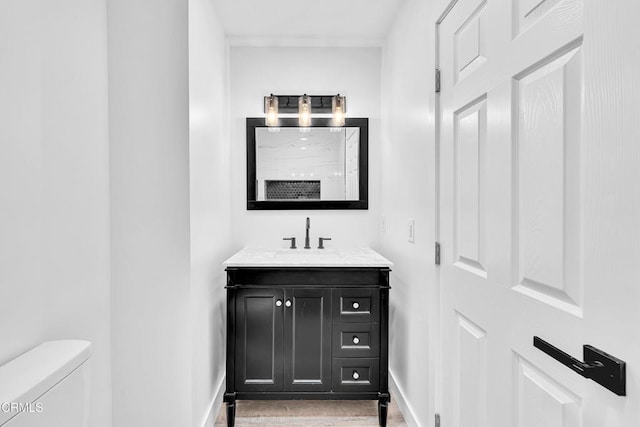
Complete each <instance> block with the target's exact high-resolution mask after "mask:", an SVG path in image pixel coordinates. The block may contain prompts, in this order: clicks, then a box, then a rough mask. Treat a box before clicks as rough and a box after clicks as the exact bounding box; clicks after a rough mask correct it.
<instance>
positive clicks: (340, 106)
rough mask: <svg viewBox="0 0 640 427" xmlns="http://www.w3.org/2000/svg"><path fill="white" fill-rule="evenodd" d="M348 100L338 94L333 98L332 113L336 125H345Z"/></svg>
mask: <svg viewBox="0 0 640 427" xmlns="http://www.w3.org/2000/svg"><path fill="white" fill-rule="evenodd" d="M346 111H347V109H346V100H345V97H344V96H340V94H337V95H336V96H334V97H332V98H331V114H332V115H333V125H334V126H344V120H345V112H346Z"/></svg>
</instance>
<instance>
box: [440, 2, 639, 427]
mask: <svg viewBox="0 0 640 427" xmlns="http://www.w3.org/2000/svg"><path fill="white" fill-rule="evenodd" d="M585 1H587V0H585ZM596 3H597V2H596ZM629 4H631V3H629ZM584 7H585V5H584V4H583V1H582V0H458V1H457V2H455V3H453V5H452V7H451V8H450V9H449V10H448V12H447V14H446V15H445V16H444V17H443V19H442V20H441V21H440V23H439V24H438V37H439V38H438V43H439V45H438V57H437V63H438V68H439V69H440V71H441V92H440V95H439V97H440V98H439V113H440V117H439V120H440V126H439V129H440V135H439V144H440V159H439V162H440V163H439V168H440V188H439V191H440V239H441V251H442V252H441V316H442V337H443V339H442V401H441V402H442V408H441V412H442V413H441V415H442V426H443V427H583V426H584V427H596V426H597V427H622V426H624V427H632V426H634V427H637V426H640V394H639V393H640V390H638V387H639V386H640V334H638V333H637V332H636V327H637V326H636V325H640V314H639V313H640V292H639V291H638V290H637V289H638V288H640V274H639V270H638V268H637V267H635V265H634V266H630V265H626V264H625V263H623V262H619V263H618V265H615V264H614V265H611V264H609V265H606V264H598V263H597V260H598V258H599V257H600V258H602V254H601V251H602V249H603V248H602V247H599V246H598V244H597V243H598V242H607V244H608V245H611V246H610V247H609V249H613V250H621V251H627V253H625V254H624V256H623V257H620V258H619V259H620V261H622V259H627V258H629V257H630V255H634V254H635V255H636V256H640V250H639V248H640V244H638V243H636V242H637V240H633V239H626V238H624V236H621V237H620V238H619V240H618V241H616V240H615V237H616V235H615V233H614V234H606V233H608V232H610V231H611V230H616V227H617V226H619V227H624V226H625V225H624V224H617V222H618V221H619V220H620V217H623V218H625V219H628V218H631V217H633V215H636V216H637V222H636V224H635V227H636V228H635V236H636V237H640V236H638V232H637V230H638V229H640V225H638V224H640V197H639V192H638V190H637V189H636V187H637V186H638V185H640V183H639V182H635V183H634V182H627V181H625V179H623V177H622V176H619V175H620V174H619V173H618V171H617V166H616V165H615V164H614V163H611V162H610V163H608V164H604V163H602V162H599V161H598V158H597V157H595V156H594V153H596V152H598V151H599V150H601V149H603V147H606V146H607V144H611V143H616V142H615V141H606V140H598V139H596V138H592V137H591V135H590V134H589V133H588V132H587V130H589V131H593V130H598V131H600V132H601V133H602V131H603V130H604V129H606V128H607V126H609V127H610V126H614V125H613V124H612V123H615V121H616V120H618V121H620V120H621V118H620V117H619V116H618V115H617V114H620V112H617V113H616V112H611V111H601V114H602V120H603V121H602V122H600V124H598V119H597V118H596V117H593V115H592V114H589V115H588V114H587V113H588V112H589V110H588V109H587V108H586V107H585V106H587V107H589V108H591V109H592V111H598V108H599V107H598V105H597V102H596V101H595V100H597V98H598V95H599V94H598V92H597V90H598V88H601V87H602V86H601V85H599V83H598V78H599V77H598V76H597V73H590V67H595V64H598V63H599V61H600V59H604V56H605V55H606V52H607V50H606V47H604V46H603V45H602V44H599V42H598V40H597V39H596V40H593V39H591V40H590V39H589V36H590V34H592V33H593V35H594V37H595V36H596V34H597V33H598V31H600V30H601V28H602V27H603V25H602V24H601V23H597V17H594V16H592V21H587V22H585V19H584ZM598 7H601V6H598ZM594 9H595V6H594ZM633 9H635V13H637V12H638V9H640V8H639V7H638V6H636V5H634V6H633ZM631 12H632V10H629V11H628V13H631ZM617 13H618V14H619V15H620V16H621V15H622V13H624V12H620V11H618V12H617ZM629 22H631V21H629ZM609 24H613V22H609ZM623 33H624V31H623ZM589 43H591V44H589ZM638 45H639V46H640V40H639V41H638ZM610 48H611V49H615V48H616V47H615V46H611V47H610ZM639 52H640V48H639V49H637V50H636V51H634V52H630V53H629V54H630V55H631V53H633V54H634V55H638V53H639ZM634 61H635V60H634ZM636 63H637V61H636V62H634V64H636ZM636 78H637V75H636ZM589 79H591V80H589ZM629 81H630V82H631V81H632V79H629ZM630 90H634V91H635V95H636V96H639V95H640V89H639V88H638V85H636V86H634V87H633V88H630ZM588 97H591V98H588ZM589 102H591V104H589ZM637 105H638V103H637V101H636V104H635V106H636V107H637ZM637 110H638V109H637V108H636V110H635V111H637ZM586 117H589V118H590V119H591V120H590V121H589V122H587V121H586V119H585V118H586ZM594 119H595V120H594ZM636 120H640V118H636ZM594 121H595V123H594ZM633 129H634V130H635V131H636V135H635V137H636V143H638V144H640V142H638V140H637V137H638V135H637V134H638V128H637V127H634V128H633ZM623 149H631V151H630V152H629V154H631V155H635V156H636V159H637V160H638V159H640V155H639V153H640V149H639V148H636V147H635V146H633V145H632V144H630V143H628V142H625V143H624V144H622V145H620V144H619V145H616V147H615V148H614V150H617V151H618V152H623ZM638 170H640V161H639V162H638V164H637V169H636V170H634V171H632V172H630V173H629V175H630V176H632V177H635V178H640V173H638ZM594 175H598V176H601V177H602V176H604V177H607V176H610V177H612V178H611V179H608V181H611V182H618V183H619V184H621V185H624V186H626V189H627V191H626V194H627V195H628V197H629V200H628V201H627V206H628V209H629V211H628V212H627V213H625V214H621V215H618V214H613V215H612V213H611V211H608V212H605V211H603V210H602V209H600V208H599V207H598V206H597V204H598V203H606V200H607V199H608V198H609V199H610V198H611V197H610V194H608V193H607V189H606V188H605V186H604V185H603V184H602V183H603V179H606V178H601V179H599V180H594V179H590V177H592V176H594ZM613 177H615V178H613ZM616 180H617V181H616ZM622 193H623V194H625V191H624V190H623V191H622ZM634 197H635V198H634ZM616 201H617V202H620V200H619V199H616ZM620 204H622V205H624V202H620ZM634 212H635V214H634ZM625 215H626V216H625ZM630 224H633V223H632V222H630V221H627V226H629V225H630ZM611 258H612V257H607V259H611ZM594 261H595V262H594ZM638 264H640V260H638ZM619 269H623V271H626V275H621V274H618V272H619ZM625 269H626V270H625ZM612 272H613V273H612ZM610 273H611V274H610ZM596 276H598V277H612V278H613V277H616V278H620V277H621V276H622V277H623V278H625V279H627V280H617V281H613V282H606V283H605V282H602V281H598V280H594V279H593V277H596ZM632 280H636V282H635V283H636V288H633V289H631V288H630V287H629V282H630V281H632ZM630 297H635V298H636V300H635V307H638V308H637V309H633V307H634V305H632V304H629V302H628V298H630ZM621 310H623V311H622V312H621ZM534 336H539V337H540V338H542V339H544V340H546V341H548V342H550V343H551V344H553V345H555V346H556V347H559V348H560V349H561V350H563V351H565V352H567V353H569V354H571V355H572V356H574V357H576V358H578V359H581V360H582V347H583V345H584V344H591V345H594V346H595V347H598V348H600V349H602V350H604V351H606V352H608V353H611V354H613V355H614V356H616V357H618V358H620V359H623V360H625V361H626V362H627V363H628V366H627V371H628V372H627V396H625V397H620V396H617V395H615V394H613V393H612V392H611V391H609V390H607V389H605V388H603V387H602V386H600V385H598V384H596V383H595V382H593V381H591V380H588V379H585V378H583V377H581V376H579V375H578V374H577V373H575V372H573V371H572V370H570V369H569V368H567V367H565V366H564V365H561V364H560V363H559V362H557V361H556V360H554V359H553V358H551V357H550V356H548V355H547V354H545V353H543V352H542V351H540V350H539V349H536V348H534V347H533V344H532V341H533V337H534ZM620 336H625V337H626V339H622V340H621V339H610V337H620ZM634 362H635V364H634Z"/></svg>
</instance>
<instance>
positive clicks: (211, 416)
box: [201, 375, 225, 427]
mask: <svg viewBox="0 0 640 427" xmlns="http://www.w3.org/2000/svg"><path fill="white" fill-rule="evenodd" d="M224 385H225V376H224V375H223V376H222V379H221V380H220V384H219V385H218V391H216V394H215V395H214V396H213V400H212V401H211V404H210V405H209V410H208V411H207V416H206V417H205V418H204V421H203V422H202V424H201V425H202V427H211V426H212V425H214V424H215V422H216V418H217V417H218V411H220V406H222V397H223V396H224Z"/></svg>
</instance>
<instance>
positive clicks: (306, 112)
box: [298, 94, 311, 127]
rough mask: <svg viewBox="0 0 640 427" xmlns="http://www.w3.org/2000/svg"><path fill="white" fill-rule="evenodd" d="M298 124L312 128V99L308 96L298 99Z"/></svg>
mask: <svg viewBox="0 0 640 427" xmlns="http://www.w3.org/2000/svg"><path fill="white" fill-rule="evenodd" d="M298 124H299V125H300V126H301V127H309V126H311V97H310V96H308V95H306V94H305V95H302V96H301V97H299V98H298Z"/></svg>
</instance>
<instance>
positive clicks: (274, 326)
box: [235, 289, 285, 391]
mask: <svg viewBox="0 0 640 427" xmlns="http://www.w3.org/2000/svg"><path fill="white" fill-rule="evenodd" d="M284 308H285V305H284V292H283V291H282V289H240V290H238V293H237V297H236V326H237V327H236V330H235V338H236V339H235V341H236V360H235V374H236V390H238V391H282V379H283V376H282V375H283V365H282V324H283V315H284V313H283V311H284Z"/></svg>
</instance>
